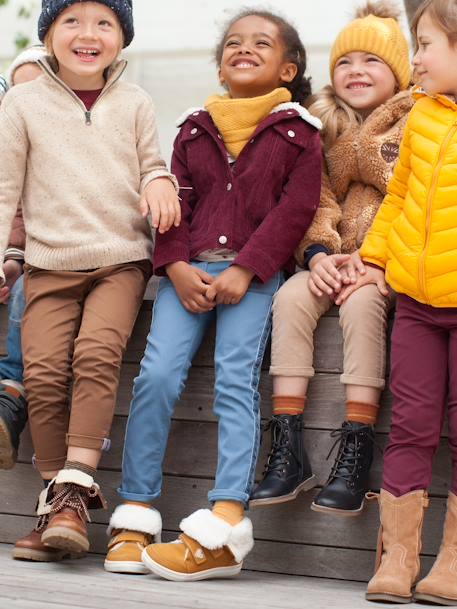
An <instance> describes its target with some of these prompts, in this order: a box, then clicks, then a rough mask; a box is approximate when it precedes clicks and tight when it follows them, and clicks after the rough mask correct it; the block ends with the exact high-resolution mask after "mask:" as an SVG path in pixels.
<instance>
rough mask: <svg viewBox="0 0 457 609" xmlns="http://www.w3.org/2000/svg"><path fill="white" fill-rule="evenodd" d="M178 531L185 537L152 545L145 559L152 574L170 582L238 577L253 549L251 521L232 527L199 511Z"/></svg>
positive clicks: (144, 554) (186, 519) (205, 511)
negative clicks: (244, 560)
mask: <svg viewBox="0 0 457 609" xmlns="http://www.w3.org/2000/svg"><path fill="white" fill-rule="evenodd" d="M179 528H180V529H181V531H183V533H182V534H181V535H180V536H179V538H178V539H177V540H176V541H175V542H173V543H162V544H153V545H150V546H148V547H147V548H146V549H145V550H144V551H143V555H142V558H143V562H144V564H145V565H146V567H147V568H148V569H149V570H150V571H152V572H153V573H155V574H156V575H159V576H160V577H164V578H165V579H169V580H171V581H197V580H201V579H211V578H213V577H232V576H234V575H238V573H239V572H240V571H241V567H242V566H243V559H244V558H245V556H246V555H247V554H248V553H249V552H250V551H251V550H252V548H253V546H254V537H253V534H252V523H251V521H250V520H249V518H243V520H242V521H241V522H240V523H239V524H237V525H235V526H232V525H230V524H228V522H225V520H222V519H221V518H218V517H217V516H215V515H214V514H213V513H212V512H211V510H197V511H196V512H194V513H193V514H191V515H190V516H188V517H187V518H184V520H182V521H181V524H180V525H179Z"/></svg>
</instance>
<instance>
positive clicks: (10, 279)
mask: <svg viewBox="0 0 457 609" xmlns="http://www.w3.org/2000/svg"><path fill="white" fill-rule="evenodd" d="M3 273H4V275H5V283H4V284H3V286H2V287H1V288H0V303H1V304H5V303H6V302H8V299H9V297H10V294H11V290H12V288H13V285H14V284H15V283H16V281H17V280H18V279H19V277H20V276H21V275H22V264H21V263H20V262H18V261H17V260H7V261H6V262H5V263H4V264H3Z"/></svg>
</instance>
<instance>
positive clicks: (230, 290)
mask: <svg viewBox="0 0 457 609" xmlns="http://www.w3.org/2000/svg"><path fill="white" fill-rule="evenodd" d="M254 274H255V273H253V272H252V271H250V270H249V269H247V268H245V267H244V266H238V265H236V264H234V265H233V266H230V267H229V268H228V269H225V271H222V273H221V274H220V275H218V277H216V279H215V280H214V281H213V283H212V284H211V285H210V286H209V288H207V290H206V298H207V299H208V300H209V301H212V302H213V303H214V301H215V302H216V304H225V305H235V304H238V303H239V302H240V300H241V299H242V298H243V296H244V295H245V294H246V292H247V291H248V289H249V286H250V285H251V281H252V278H253V277H254Z"/></svg>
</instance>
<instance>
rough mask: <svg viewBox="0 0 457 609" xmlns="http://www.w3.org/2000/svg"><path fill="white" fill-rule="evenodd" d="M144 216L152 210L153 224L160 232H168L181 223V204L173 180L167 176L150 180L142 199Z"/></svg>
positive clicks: (141, 206)
mask: <svg viewBox="0 0 457 609" xmlns="http://www.w3.org/2000/svg"><path fill="white" fill-rule="evenodd" d="M140 209H141V214H142V216H143V218H146V217H147V215H148V213H149V212H151V224H152V226H153V228H157V229H158V231H159V233H166V232H167V230H169V229H170V228H171V227H172V226H179V225H180V223H181V205H180V204H179V198H178V195H177V194H176V190H175V187H174V186H173V183H172V181H171V180H169V179H168V178H166V177H163V178H156V179H155V180H152V182H149V184H148V185H147V186H146V188H145V189H144V191H143V194H142V195H141V199H140Z"/></svg>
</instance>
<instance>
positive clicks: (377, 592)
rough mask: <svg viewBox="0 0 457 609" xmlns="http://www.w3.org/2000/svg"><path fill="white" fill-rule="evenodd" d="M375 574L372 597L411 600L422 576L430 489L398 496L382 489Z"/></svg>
mask: <svg viewBox="0 0 457 609" xmlns="http://www.w3.org/2000/svg"><path fill="white" fill-rule="evenodd" d="M378 501H379V509H380V518H381V528H380V531H379V539H378V548H377V555H376V569H375V575H374V576H373V577H372V579H371V580H370V582H369V583H368V589H367V593H366V599H367V600H368V601H389V602H395V603H409V602H411V600H412V596H413V595H412V588H413V586H414V584H415V583H416V581H417V578H418V577H419V571H420V562H419V553H420V550H421V535H422V523H423V521H424V510H425V508H426V507H428V498H427V493H426V491H422V490H420V491H412V492H410V493H407V494H406V495H402V496H401V497H395V496H394V495H391V494H390V493H389V492H388V491H385V490H384V489H381V493H380V495H379V497H378Z"/></svg>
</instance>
